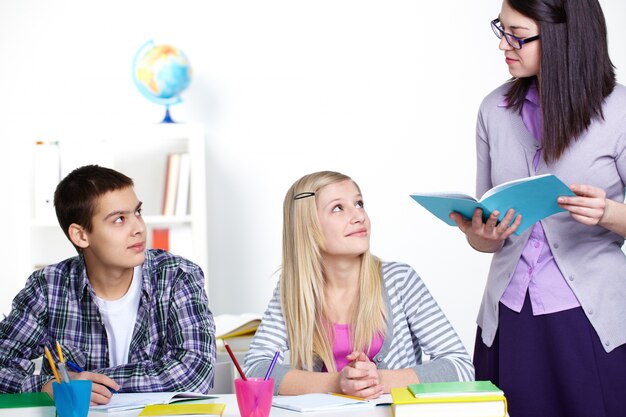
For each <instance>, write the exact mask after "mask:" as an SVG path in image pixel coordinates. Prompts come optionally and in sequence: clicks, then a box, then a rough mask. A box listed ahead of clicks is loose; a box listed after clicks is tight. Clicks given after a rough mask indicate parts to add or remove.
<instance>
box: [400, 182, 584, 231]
mask: <svg viewBox="0 0 626 417" xmlns="http://www.w3.org/2000/svg"><path fill="white" fill-rule="evenodd" d="M573 195H574V193H573V192H572V190H570V189H569V187H568V186H567V185H565V184H564V183H563V182H562V181H561V180H560V179H558V178H557V177H556V176H554V175H552V174H545V175H538V176H536V177H528V178H522V179H518V180H513V181H509V182H505V183H503V184H500V185H497V186H495V187H493V188H492V189H490V190H489V191H487V192H486V193H485V194H484V195H483V196H482V198H481V199H480V200H478V201H477V200H476V199H475V198H474V197H471V196H469V195H467V194H463V193H413V194H411V197H412V198H413V199H414V200H415V201H417V202H418V203H419V204H420V205H421V206H422V207H424V208H425V209H426V210H428V211H430V212H431V213H432V214H434V215H435V216H437V217H438V218H440V219H441V220H443V221H444V222H446V223H447V224H449V225H451V226H456V223H455V222H454V221H453V220H452V219H451V218H450V217H449V215H450V213H452V212H453V211H456V212H458V213H460V214H462V215H463V217H466V218H468V219H471V218H472V216H473V215H474V211H475V210H476V209H477V208H482V209H483V221H485V220H487V218H488V217H489V215H490V214H491V213H492V212H493V211H494V210H498V211H499V212H500V216H499V217H498V220H502V218H503V217H504V216H505V215H506V212H507V211H508V210H509V209H513V210H515V216H517V215H518V214H521V215H522V223H521V224H520V225H519V227H518V228H517V230H516V231H515V234H516V235H519V234H520V233H522V232H523V231H524V230H526V229H528V228H529V227H530V226H532V225H533V224H535V223H536V222H538V221H539V220H541V219H543V218H546V217H548V216H551V215H553V214H556V213H558V212H561V211H565V210H563V209H562V208H560V207H559V206H558V204H557V202H556V199H557V197H559V196H573Z"/></svg>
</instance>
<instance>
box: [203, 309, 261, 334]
mask: <svg viewBox="0 0 626 417" xmlns="http://www.w3.org/2000/svg"><path fill="white" fill-rule="evenodd" d="M213 319H214V321H215V337H216V338H217V339H229V338H231V337H236V336H242V335H254V333H255V332H256V329H257V328H258V327H259V325H260V324H261V315H259V314H252V313H244V314H219V315H217V316H214V317H213Z"/></svg>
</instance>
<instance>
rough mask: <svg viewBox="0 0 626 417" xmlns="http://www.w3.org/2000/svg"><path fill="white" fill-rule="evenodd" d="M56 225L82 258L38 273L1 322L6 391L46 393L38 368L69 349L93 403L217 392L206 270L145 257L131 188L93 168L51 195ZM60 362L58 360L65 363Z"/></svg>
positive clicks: (156, 254) (175, 259)
mask: <svg viewBox="0 0 626 417" xmlns="http://www.w3.org/2000/svg"><path fill="white" fill-rule="evenodd" d="M54 206H55V210H56V215H57V219H58V221H59V224H60V225H61V228H62V229H63V231H64V232H65V234H66V236H67V237H68V238H69V240H70V241H71V242H72V244H73V245H74V247H75V248H76V250H77V251H78V256H76V257H73V258H70V259H66V260H65V261H63V262H60V263H58V264H55V265H50V266H48V267H46V268H43V269H41V270H39V271H36V272H34V273H33V274H32V275H31V276H30V277H29V278H28V280H27V282H26V287H25V288H24V289H23V290H22V291H21V292H20V293H19V294H18V295H17V297H16V298H15V299H14V300H13V309H12V311H11V313H10V314H9V316H8V317H6V319H4V320H3V321H2V322H1V323H0V392H26V391H44V392H47V393H49V394H50V395H52V381H53V380H54V379H53V376H52V375H53V374H52V371H51V369H50V365H49V364H48V361H46V360H45V358H44V361H43V369H42V372H41V374H40V375H33V365H32V362H31V359H33V358H37V357H40V356H42V354H43V353H44V346H48V347H49V348H51V351H52V352H53V353H56V348H55V347H56V342H57V341H58V342H59V343H60V345H61V346H62V353H63V356H64V359H65V360H66V362H67V363H69V362H70V361H71V362H73V363H75V364H76V365H78V367H76V368H75V369H76V370H78V369H80V368H82V369H84V371H83V372H75V373H71V375H70V376H71V377H72V378H73V379H89V380H91V381H93V384H92V386H93V388H92V394H91V401H92V404H106V403H108V402H109V400H110V398H111V390H116V391H120V392H151V391H199V392H207V391H208V390H209V389H210V388H211V387H212V386H213V371H214V369H213V365H214V363H215V325H214V322H213V316H212V314H211V311H210V310H209V306H208V299H207V296H206V293H205V291H204V275H203V273H202V270H201V269H200V267H198V266H197V265H195V264H193V263H192V262H190V261H188V260H186V259H184V258H181V257H179V256H175V255H172V254H170V253H168V252H165V251H162V250H151V249H149V250H146V248H145V245H146V226H145V223H144V221H143V218H142V217H141V201H139V200H138V199H137V196H136V195H135V191H134V188H133V181H132V180H131V179H130V178H128V177H127V176H125V175H123V174H121V173H119V172H117V171H114V170H112V169H108V168H103V167H99V166H96V165H88V166H84V167H81V168H78V169H76V170H74V171H73V172H71V173H70V174H69V175H68V176H67V177H65V179H63V180H62V181H61V182H60V183H59V185H58V186H57V188H56V191H55V193H54ZM56 360H59V359H58V357H57V358H56Z"/></svg>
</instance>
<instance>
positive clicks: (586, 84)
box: [505, 0, 615, 162]
mask: <svg viewBox="0 0 626 417" xmlns="http://www.w3.org/2000/svg"><path fill="white" fill-rule="evenodd" d="M505 1H507V2H508V4H509V5H510V6H511V7H512V8H513V9H514V10H516V11H518V12H519V13H521V14H523V15H524V16H527V17H529V18H531V19H533V20H534V21H536V22H537V24H538V25H539V28H540V33H541V69H540V71H541V76H540V77H539V81H538V87H539V93H540V98H541V108H542V112H543V144H542V145H543V149H544V153H543V157H544V160H545V161H546V162H549V161H554V160H557V159H559V157H561V155H563V152H565V150H566V149H567V148H568V147H569V145H570V144H571V143H572V142H573V141H575V140H576V139H578V138H579V137H580V135H582V134H583V133H584V132H585V130H587V128H588V127H589V124H590V123H591V121H592V120H593V119H594V118H603V114H602V103H603V101H604V99H605V98H606V97H607V96H608V95H609V94H611V92H612V91H613V88H614V87H615V67H614V66H613V63H612V62H611V59H610V58H609V51H608V44H607V37H606V23H605V20H604V14H603V13H602V8H601V7H600V4H599V3H598V0H505ZM534 80H535V78H534V77H530V78H519V79H515V80H514V81H513V83H512V85H511V88H510V89H509V91H508V92H507V94H506V98H507V100H508V102H509V103H510V104H511V107H512V108H513V109H514V110H516V111H521V109H522V105H523V104H524V98H525V97H526V93H527V92H528V88H529V87H530V85H531V84H532V82H533V81H534Z"/></svg>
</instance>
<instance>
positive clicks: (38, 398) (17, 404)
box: [0, 392, 56, 417]
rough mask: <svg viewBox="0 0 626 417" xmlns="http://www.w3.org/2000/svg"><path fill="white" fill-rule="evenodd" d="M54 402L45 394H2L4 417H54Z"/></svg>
mask: <svg viewBox="0 0 626 417" xmlns="http://www.w3.org/2000/svg"><path fill="white" fill-rule="evenodd" d="M55 415H56V408H55V407H54V401H52V398H50V396H49V395H48V394H47V393H45V392H23V393H19V394H0V416H2V417H5V416H6V417H54V416H55Z"/></svg>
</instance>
